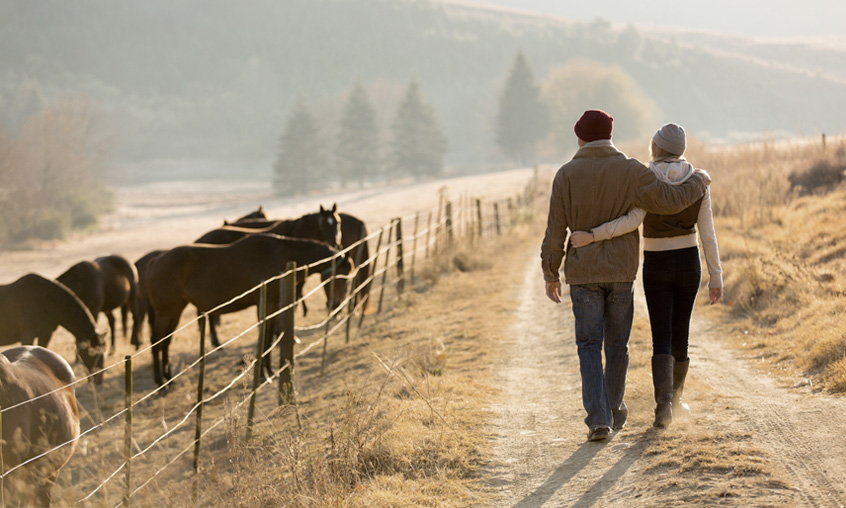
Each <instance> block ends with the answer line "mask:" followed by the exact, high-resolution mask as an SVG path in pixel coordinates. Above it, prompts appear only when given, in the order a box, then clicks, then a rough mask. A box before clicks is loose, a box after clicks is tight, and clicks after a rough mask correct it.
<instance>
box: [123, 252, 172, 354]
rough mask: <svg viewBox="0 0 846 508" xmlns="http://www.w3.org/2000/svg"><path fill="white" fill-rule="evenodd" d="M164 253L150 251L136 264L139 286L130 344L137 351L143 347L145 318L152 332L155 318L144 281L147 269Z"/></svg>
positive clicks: (137, 287) (136, 294)
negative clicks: (142, 335) (142, 338)
mask: <svg viewBox="0 0 846 508" xmlns="http://www.w3.org/2000/svg"><path fill="white" fill-rule="evenodd" d="M162 252H164V251H163V250H154V251H150V252H148V253H147V254H144V255H143V256H141V257H140V258H138V261H136V262H135V271H136V272H137V273H138V285H137V286H136V288H135V289H136V292H135V313H134V314H133V320H132V338H131V339H130V341H129V342H130V344H132V345H133V346H135V349H138V348H139V347H140V346H141V330H142V328H143V327H144V318H145V317H146V318H148V320H149V324H150V330H152V329H153V318H154V316H153V313H152V310H151V309H150V300H149V297H148V296H147V283H146V281H145V280H144V277H145V276H146V275H147V269H148V268H149V266H150V262H151V261H152V260H153V259H155V258H157V257H158V256H159V254H161V253H162Z"/></svg>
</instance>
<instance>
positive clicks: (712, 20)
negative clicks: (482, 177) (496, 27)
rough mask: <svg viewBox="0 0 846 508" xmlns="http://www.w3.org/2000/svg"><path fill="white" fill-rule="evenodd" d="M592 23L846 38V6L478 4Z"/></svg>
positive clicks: (707, 0)
mask: <svg viewBox="0 0 846 508" xmlns="http://www.w3.org/2000/svg"><path fill="white" fill-rule="evenodd" d="M476 3H488V4H492V5H500V6H505V7H513V8H518V9H523V10H530V11H536V12H543V13H549V14H554V15H558V16H565V17H568V18H574V19H577V20H580V21H592V20H594V19H596V18H598V17H600V18H602V19H605V20H608V21H611V22H612V23H632V24H635V25H665V26H678V27H684V28H694V29H701V30H708V31H715V32H722V33H729V34H737V35H751V36H764V37H779V36H788V37H795V36H818V35H824V36H846V0H581V1H573V0H476Z"/></svg>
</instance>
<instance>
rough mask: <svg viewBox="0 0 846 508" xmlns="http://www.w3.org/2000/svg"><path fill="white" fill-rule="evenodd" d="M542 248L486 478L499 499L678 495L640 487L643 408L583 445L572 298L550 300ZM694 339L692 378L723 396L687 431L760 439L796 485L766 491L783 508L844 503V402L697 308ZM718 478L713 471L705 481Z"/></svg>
mask: <svg viewBox="0 0 846 508" xmlns="http://www.w3.org/2000/svg"><path fill="white" fill-rule="evenodd" d="M528 250H529V249H528V248H527V251H528ZM535 250H536V248H535V246H532V249H531V252H527V259H528V262H527V263H526V266H525V267H524V270H523V283H522V287H521V292H520V295H519V297H520V298H519V301H520V302H521V303H520V305H519V307H518V308H517V309H516V310H515V315H514V321H513V325H512V327H511V329H510V330H509V332H510V333H509V334H508V337H510V339H509V341H508V342H507V343H505V344H503V347H504V348H505V350H506V353H505V354H504V358H505V360H504V361H503V362H502V364H501V366H500V368H499V370H498V373H499V375H498V381H497V383H498V384H499V385H500V386H501V388H502V397H501V399H500V403H498V404H495V405H493V406H491V408H490V410H491V411H492V412H493V413H494V417H493V418H492V420H493V423H492V431H491V438H492V442H493V447H492V448H493V456H492V459H491V460H490V462H489V464H488V465H487V466H486V468H485V469H484V470H483V472H482V477H483V478H484V479H485V481H486V483H487V485H488V486H489V488H490V490H491V491H492V492H493V494H494V503H493V506H497V507H513V508H539V507H553V506H554V507H564V506H567V507H591V506H626V507H629V508H630V507H632V506H663V505H672V504H673V503H678V502H680V501H679V498H678V497H673V494H672V493H667V494H662V493H661V492H660V489H658V491H656V490H655V489H652V490H651V491H650V490H649V489H648V488H647V490H644V485H646V484H648V482H650V481H654V477H653V476H651V475H648V474H644V471H645V470H646V469H648V468H649V467H650V464H651V463H650V462H649V460H647V459H645V458H644V453H643V452H644V450H645V449H646V447H647V445H648V443H649V442H650V441H652V440H654V439H656V436H658V435H660V434H659V432H660V431H656V430H654V429H652V428H651V427H650V426H649V424H650V423H651V418H649V419H648V420H644V419H645V418H646V417H649V416H650V415H647V414H642V415H635V418H636V419H638V420H637V422H636V423H634V424H632V423H631V420H632V419H633V415H631V414H630V425H629V426H628V427H627V428H626V429H624V430H623V431H622V432H619V433H616V434H615V435H614V436H613V437H612V439H610V440H609V441H607V442H605V443H589V442H586V432H587V428H586V426H585V425H584V423H583V418H584V410H583V409H582V406H581V393H580V391H581V383H580V377H579V371H578V356H577V353H576V346H575V343H574V339H573V330H574V324H573V317H572V311H571V310H570V305H569V296H568V295H567V294H566V290H565V295H564V302H563V303H562V304H561V305H558V306H553V305H552V304H550V302H549V301H548V300H547V299H546V297H545V295H544V288H543V280H542V277H541V275H540V270H539V267H538V266H537V265H538V263H537V262H536V261H535V258H536V255H535V254H536V252H535ZM565 287H566V286H565ZM635 287H636V291H637V292H638V293H639V294H637V295H636V297H635V301H636V311H637V312H638V313H640V314H642V315H644V316H645V314H646V309H645V303H644V298H643V294H642V289H641V287H640V284H639V283H636V285H635ZM691 343H692V345H691V357H692V358H694V359H695V360H694V361H692V363H691V371H690V375H689V378H690V380H691V381H693V382H694V384H697V383H698V384H705V385H710V387H711V389H712V390H713V395H714V396H715V398H716V400H711V401H699V402H700V405H699V406H698V407H694V412H695V413H696V415H695V416H696V418H695V422H692V421H691V422H688V423H686V424H685V425H690V426H691V429H690V431H691V432H693V431H694V430H695V428H696V426H698V425H701V426H702V427H703V428H704V429H706V430H708V431H711V432H714V433H715V434H716V435H722V434H725V433H728V432H739V431H742V432H746V433H748V434H749V435H751V436H752V441H751V444H752V446H754V447H755V448H757V449H759V450H761V451H763V453H764V454H765V457H766V459H767V460H768V461H769V462H770V463H771V464H772V465H774V466H777V467H776V468H775V469H776V470H779V468H780V469H781V470H783V471H786V472H787V475H788V476H787V480H788V482H789V483H790V485H791V487H792V489H791V490H785V489H778V488H776V489H775V490H774V491H771V492H769V494H770V495H775V496H776V499H777V500H780V501H781V502H782V503H783V505H785V506H791V505H794V504H795V503H797V502H799V501H801V504H799V505H800V506H809V507H820V508H822V507H834V508H838V507H842V506H844V505H846V491H844V486H843V481H842V479H843V478H846V438H844V436H843V434H842V432H841V427H842V425H841V423H840V418H839V417H841V416H842V415H846V399H844V398H838V397H833V396H825V395H815V394H809V393H799V392H796V391H791V390H788V389H786V388H783V387H780V386H778V385H777V383H776V382H775V381H773V380H772V379H771V378H769V377H767V376H765V375H764V374H761V373H759V372H757V370H756V369H755V368H754V367H752V366H751V365H750V361H749V360H748V358H744V357H743V354H744V353H739V352H736V351H733V350H731V349H730V348H728V347H727V346H725V345H724V344H723V338H722V337H721V336H720V332H719V331H718V330H717V328H716V327H714V326H712V325H711V324H710V323H709V322H708V320H707V318H706V317H702V316H701V315H699V316H697V315H696V314H695V315H694V320H693V323H692V340H691ZM689 384H691V383H689ZM631 388H632V387H631V386H630V387H629V389H630V390H631ZM706 388H707V387H706ZM649 389H650V390H651V387H649ZM650 393H651V392H650ZM631 409H632V406H631V404H630V410H631ZM644 409H645V408H643V407H639V408H637V409H636V411H639V412H641V413H643V412H644ZM650 410H651V408H650ZM647 411H649V410H647ZM647 421H648V422H649V423H647ZM680 425H681V424H680ZM700 430H701V429H700ZM714 480H715V478H714V477H713V475H710V476H709V478H708V479H707V481H708V482H713V481H714ZM703 481H705V480H703ZM779 492H780V493H779ZM635 493H637V494H638V495H637V496H635V495H633V494H635ZM641 494H643V497H638V496H639V495H641ZM751 501H752V500H750V499H743V498H742V497H736V498H721V499H720V500H719V503H717V504H719V505H720V506H747V505H748V503H749V502H751ZM761 501H762V502H765V501H764V499H761ZM667 503H669V504H667ZM706 503H707V501H706ZM765 503H766V502H765ZM698 505H700V506H702V504H701V503H700V504H698Z"/></svg>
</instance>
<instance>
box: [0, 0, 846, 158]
mask: <svg viewBox="0 0 846 508" xmlns="http://www.w3.org/2000/svg"><path fill="white" fill-rule="evenodd" d="M715 41H716V42H715ZM0 47H2V48H3V51H2V52H0V68H2V69H3V72H2V74H0V99H1V100H0V119H5V120H6V122H7V123H8V122H9V118H10V117H13V116H14V114H15V110H16V100H17V97H18V95H19V89H20V84H21V83H22V82H24V81H27V80H29V81H28V82H29V83H37V88H38V89H40V90H41V92H42V93H43V96H44V98H45V99H47V100H49V99H51V98H55V97H59V96H66V95H74V96H76V95H84V96H89V97H91V98H92V99H93V101H94V102H96V103H97V104H98V105H100V107H101V108H102V110H103V111H104V112H105V113H106V116H107V118H108V121H109V125H110V126H111V127H112V129H113V131H114V132H115V133H116V134H117V136H118V139H119V143H120V144H119V150H118V156H119V158H120V159H121V161H124V162H126V161H135V162H145V161H150V160H160V159H188V158H190V159H204V160H208V159H222V158H225V159H228V160H232V161H238V162H239V163H240V164H239V165H240V166H241V167H242V168H247V167H249V168H252V169H242V170H241V171H249V172H252V173H253V174H256V173H262V172H267V171H269V161H272V159H273V158H274V156H275V152H276V147H277V141H278V137H279V134H280V132H281V130H282V126H283V120H284V118H285V114H286V112H287V109H288V107H289V105H290V100H291V98H292V96H293V95H294V94H296V93H297V92H298V91H301V92H302V93H304V94H305V96H306V97H307V98H308V100H309V102H310V105H311V107H312V109H313V110H314V111H315V114H316V116H318V118H320V120H321V122H322V127H323V130H324V135H325V136H326V138H327V150H331V142H330V140H331V139H332V134H333V132H332V126H333V125H334V124H335V123H336V118H337V115H338V114H339V110H340V108H341V106H342V105H343V100H344V94H345V93H346V92H348V91H349V90H350V89H351V88H352V85H353V84H354V83H355V82H356V81H361V82H362V83H363V84H364V85H365V86H366V87H367V89H368V91H369V93H370V94H371V98H372V99H373V101H374V103H376V104H377V109H378V111H377V112H378V114H379V116H380V118H379V119H380V123H381V126H382V131H383V136H387V133H388V131H389V128H390V123H391V121H392V118H393V112H394V107H395V104H396V102H397V101H398V99H399V97H400V95H401V93H402V91H403V89H404V87H405V86H406V85H407V83H408V82H409V80H410V79H412V78H413V77H416V78H417V79H419V81H420V82H421V85H422V90H423V94H424V95H425V96H426V97H427V99H428V100H430V101H431V102H432V103H433V104H434V105H435V107H436V109H437V111H438V113H439V115H440V118H441V122H442V124H443V126H444V130H445V131H446V134H447V136H448V138H449V153H448V154H447V159H448V161H447V162H448V164H450V165H451V166H453V167H456V166H460V167H468V166H473V167H478V166H480V165H491V164H501V163H502V162H503V161H502V159H501V156H500V155H499V154H498V152H497V150H496V148H495V147H494V143H493V130H494V129H493V127H492V122H493V119H494V118H495V115H496V109H497V99H498V96H499V93H500V90H501V86H502V83H503V81H504V79H505V76H506V75H507V72H508V70H509V68H510V65H511V63H512V60H513V58H514V55H515V54H516V53H517V52H518V51H519V50H521V49H522V50H523V51H524V52H525V54H526V55H527V58H528V60H529V62H530V64H531V65H532V66H533V68H534V70H535V72H536V75H537V78H538V80H540V81H542V80H543V79H544V78H545V77H546V76H547V75H548V74H549V72H550V71H551V70H552V69H554V68H556V67H557V66H560V65H561V64H563V63H564V62H566V61H568V60H571V59H576V58H578V59H591V60H596V61H600V62H604V63H608V64H613V65H617V66H619V67H620V68H622V69H624V70H625V71H626V72H627V73H629V74H630V75H632V76H633V77H634V78H635V80H636V81H637V82H638V83H639V85H640V86H641V88H643V90H645V92H646V93H647V94H648V95H649V96H650V97H651V98H652V100H653V101H654V102H655V103H656V104H657V105H658V108H659V109H660V111H658V112H657V116H658V118H659V120H660V121H664V120H670V119H672V120H674V121H677V122H679V123H682V124H684V125H685V126H686V127H688V129H690V130H691V131H692V132H696V133H697V134H698V136H699V137H701V138H704V139H708V138H732V136H742V135H744V134H745V133H751V132H769V133H784V132H787V133H791V134H814V133H816V132H818V131H824V132H840V131H842V125H843V124H842V121H841V119H840V118H839V116H838V114H837V112H839V111H842V110H843V109H844V108H846V83H844V82H843V79H842V76H843V71H842V70H841V69H843V68H844V67H846V65H844V63H843V62H844V56H843V53H839V52H833V51H829V50H825V49H819V48H818V49H815V48H814V47H806V48H804V49H803V52H802V53H794V52H791V53H790V54H786V53H787V52H782V51H779V50H778V48H774V49H772V50H767V53H766V54H760V51H758V50H755V51H754V52H753V51H751V50H750V48H751V47H752V46H751V43H750V42H749V41H747V40H744V39H739V38H719V37H718V36H712V37H710V38H708V40H703V39H701V38H700V39H696V38H692V39H689V38H687V37H683V36H681V35H678V36H676V37H675V38H673V37H666V36H661V37H659V36H656V35H654V34H652V33H651V31H649V30H646V29H641V28H637V27H631V26H630V27H627V28H625V29H618V28H616V27H613V26H612V25H610V24H609V23H606V22H603V21H596V22H593V23H578V22H572V21H568V20H565V19H559V18H541V17H537V16H534V15H530V14H526V13H517V12H510V11H507V10H497V9H489V8H486V7H485V6H484V5H479V4H478V3H475V4H473V3H468V4H461V5H452V4H440V3H434V2H431V1H427V0H415V1H404V2H396V1H393V0H286V1H285V2H277V1H274V0H249V1H246V2H239V3H237V4H236V3H232V2H225V1H202V0H177V1H164V0H151V1H147V2H119V3H115V2H110V1H108V0H83V1H77V2H59V1H53V2H28V1H24V0H2V1H0ZM717 50H719V51H717ZM761 51H763V50H761ZM745 54H748V55H749V56H750V58H738V55H745ZM752 57H754V58H752ZM799 62H809V65H812V66H813V67H814V68H816V67H824V68H826V69H832V71H831V72H827V73H808V72H806V67H801V66H798V63H799ZM810 62H819V63H810ZM668 76H672V79H668ZM821 97H824V98H825V99H826V100H824V101H822V100H820V98H821ZM553 162H554V161H553Z"/></svg>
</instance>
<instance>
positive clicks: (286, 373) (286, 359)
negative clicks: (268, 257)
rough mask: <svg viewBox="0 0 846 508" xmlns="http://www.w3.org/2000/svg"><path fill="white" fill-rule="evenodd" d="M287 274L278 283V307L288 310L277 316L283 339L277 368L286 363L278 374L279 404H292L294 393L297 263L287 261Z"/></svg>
mask: <svg viewBox="0 0 846 508" xmlns="http://www.w3.org/2000/svg"><path fill="white" fill-rule="evenodd" d="M285 270H286V271H287V274H286V275H285V276H284V277H283V278H282V283H281V284H280V285H279V293H280V299H279V308H280V309H284V308H285V307H288V310H286V311H285V312H283V313H282V315H281V316H279V320H280V322H281V324H282V326H281V328H282V333H283V334H284V335H283V339H282V342H281V343H280V344H279V348H280V354H279V368H280V369H282V368H284V367H285V366H286V365H287V368H286V369H285V370H283V371H282V372H281V374H279V395H280V399H279V400H280V403H281V404H293V403H294V401H295V394H294V382H293V378H294V343H295V342H296V339H295V338H294V314H295V313H296V310H297V309H296V305H295V302H296V301H297V273H296V272H297V264H296V263H294V262H293V261H289V262H288V265H287V266H286V267H285Z"/></svg>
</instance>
